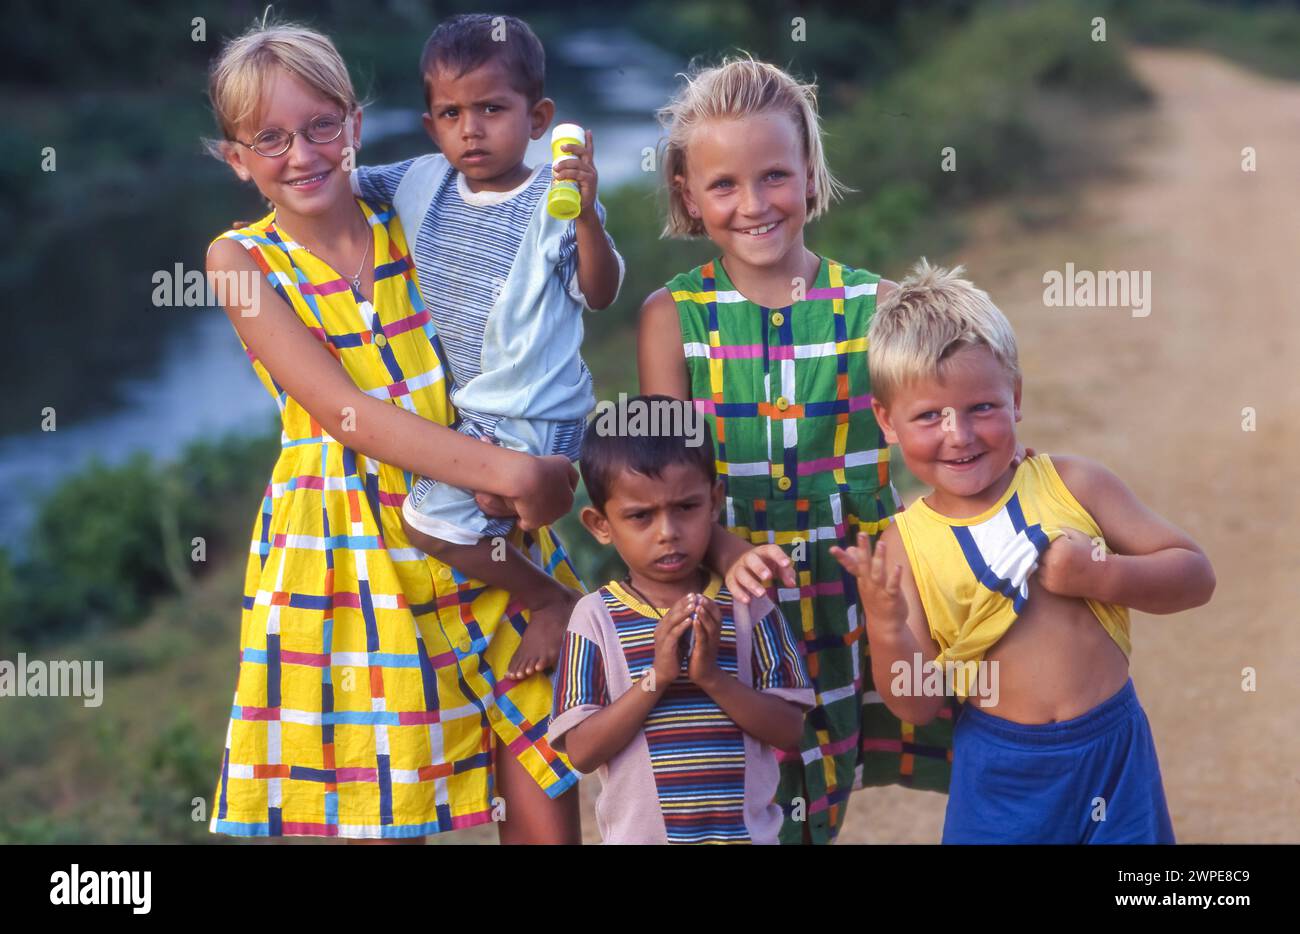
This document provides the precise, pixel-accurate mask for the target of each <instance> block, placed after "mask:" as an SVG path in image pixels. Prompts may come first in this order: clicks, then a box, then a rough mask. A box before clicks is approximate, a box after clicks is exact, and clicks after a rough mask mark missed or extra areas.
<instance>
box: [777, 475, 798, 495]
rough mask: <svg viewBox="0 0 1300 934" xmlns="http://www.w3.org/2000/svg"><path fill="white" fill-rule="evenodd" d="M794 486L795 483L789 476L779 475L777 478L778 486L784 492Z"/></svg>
mask: <svg viewBox="0 0 1300 934" xmlns="http://www.w3.org/2000/svg"><path fill="white" fill-rule="evenodd" d="M792 486H794V484H793V483H791V482H790V478H789V477H778V478H777V480H776V488H777V489H778V490H781V491H782V492H785V491H786V490H788V489H790V487H792Z"/></svg>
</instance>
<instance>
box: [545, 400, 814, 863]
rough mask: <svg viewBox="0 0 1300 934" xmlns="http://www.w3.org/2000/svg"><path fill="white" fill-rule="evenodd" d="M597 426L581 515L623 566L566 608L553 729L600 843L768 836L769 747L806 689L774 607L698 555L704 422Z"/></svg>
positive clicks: (702, 550)
mask: <svg viewBox="0 0 1300 934" xmlns="http://www.w3.org/2000/svg"><path fill="white" fill-rule="evenodd" d="M632 401H633V402H637V401H645V402H649V401H651V400H646V399H642V400H632ZM663 401H667V400H663ZM679 404H680V403H679ZM600 425H601V422H599V421H596V420H593V421H592V423H591V424H590V426H589V427H588V429H587V432H586V435H585V437H584V439H583V447H582V459H581V462H580V464H581V470H582V477H583V480H584V482H585V483H586V486H587V492H588V493H589V494H590V496H591V503H592V504H591V505H590V506H588V507H586V508H584V509H583V510H582V522H583V525H585V526H586V527H587V529H588V531H590V532H591V534H592V535H594V536H595V537H596V539H597V540H598V541H600V542H601V543H602V544H606V545H608V544H612V545H613V546H614V547H615V548H616V549H617V550H618V553H619V556H620V557H622V559H623V562H624V563H625V564H626V565H627V568H628V574H627V576H626V577H625V578H624V579H623V580H622V581H610V582H609V583H608V584H606V585H605V586H604V587H601V588H600V589H599V590H598V591H596V592H595V593H591V594H588V595H587V596H586V597H584V598H583V599H582V600H580V601H579V602H578V605H577V607H576V608H575V609H574V612H573V616H572V617H571V619H570V621H569V628H568V631H567V633H566V634H565V641H564V649H563V651H562V652H561V654H560V662H559V665H558V666H557V668H556V675H555V705H554V712H553V714H552V718H551V727H550V732H549V733H548V739H549V740H550V742H551V744H552V745H553V746H554V747H555V748H556V749H560V750H563V751H565V752H567V754H568V756H569V760H570V761H571V762H572V763H573V765H574V767H575V768H577V769H578V770H579V771H583V772H590V771H593V770H599V774H600V780H601V794H600V798H599V800H598V801H597V802H596V823H597V826H598V828H599V830H600V835H601V838H602V839H603V840H604V841H605V842H606V843H776V842H777V834H778V831H779V830H780V827H781V822H782V812H781V808H780V806H779V805H777V804H775V803H773V796H774V795H775V793H776V787H777V763H776V756H775V753H774V752H773V747H777V748H782V749H792V748H795V747H797V745H798V742H799V737H800V735H801V734H802V730H803V716H804V711H805V710H806V709H808V708H809V707H811V706H812V705H813V703H814V695H813V690H812V686H811V682H810V681H809V678H808V675H807V673H806V671H805V670H804V665H803V661H802V659H801V658H800V657H799V653H798V649H797V648H796V647H795V643H794V639H793V637H792V636H791V634H790V631H789V628H788V627H787V625H786V622H785V619H784V618H783V617H782V615H781V611H780V610H779V609H777V608H776V607H775V606H774V605H773V604H772V602H771V601H770V600H769V599H768V598H767V597H756V598H753V599H752V600H751V602H750V603H749V605H748V606H745V605H743V604H739V603H736V602H733V600H732V598H731V594H730V593H729V592H728V591H727V590H726V588H725V587H724V586H723V583H722V580H721V578H719V577H718V576H717V575H716V574H712V573H711V572H710V571H709V570H708V569H707V568H706V567H704V565H703V563H702V562H703V561H704V558H705V555H706V552H707V551H708V546H709V539H710V536H711V534H712V532H713V525H714V523H715V521H716V520H717V516H718V510H719V508H720V506H721V503H722V485H721V483H720V482H719V481H718V477H717V473H716V468H715V462H714V454H713V444H712V441H711V439H710V438H709V436H708V431H707V426H706V429H705V433H704V438H703V443H702V444H698V445H695V446H691V445H690V444H688V443H687V440H686V438H684V437H682V436H676V437H673V436H630V435H627V434H622V435H608V434H604V433H602V431H601V430H600V427H599V426H600Z"/></svg>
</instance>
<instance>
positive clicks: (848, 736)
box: [668, 258, 952, 843]
mask: <svg viewBox="0 0 1300 934" xmlns="http://www.w3.org/2000/svg"><path fill="white" fill-rule="evenodd" d="M879 279H880V277H879V276H877V275H875V274H874V273H870V272H867V271H865V270H861V269H850V268H846V267H844V266H841V265H840V264H839V263H836V262H834V261H832V260H829V259H825V258H823V259H822V263H821V266H820V268H819V269H818V272H817V281H816V282H815V283H813V285H812V287H811V288H808V289H807V290H806V293H805V297H804V300H803V301H799V302H796V303H795V304H793V305H789V306H787V307H785V308H763V307H761V306H759V305H756V304H754V303H753V302H751V301H749V300H748V299H746V298H745V297H744V296H743V295H741V294H740V293H739V292H738V291H736V288H735V286H734V285H733V284H732V283H731V281H730V280H729V279H728V278H727V274H726V271H725V270H724V269H723V268H722V262H721V261H720V260H715V261H713V262H710V263H707V264H705V265H704V266H700V267H698V268H696V269H694V270H692V271H691V272H688V273H685V274H683V275H679V276H677V277H675V278H674V279H673V280H672V281H670V282H669V283H668V290H669V291H670V292H671V293H672V296H673V299H674V301H675V302H676V303H677V313H678V318H679V320H680V322H681V331H682V344H683V350H684V352H685V356H686V366H687V370H688V372H689V373H690V378H691V399H692V401H693V402H694V404H695V406H696V407H697V408H698V409H700V410H701V411H702V412H703V413H704V414H705V416H706V417H707V418H708V420H709V424H710V426H711V427H712V429H713V436H714V440H715V444H716V448H717V461H718V473H719V475H720V476H721V477H722V479H723V482H724V484H725V487H726V503H725V513H724V517H723V521H724V523H725V524H726V526H727V528H728V529H730V530H731V531H732V532H735V533H736V534H738V535H741V536H742V537H745V538H748V539H749V540H750V541H751V542H753V543H754V544H763V543H766V542H775V543H776V544H778V545H780V546H781V547H782V548H783V549H784V550H785V551H786V553H787V554H788V555H790V557H791V559H792V560H793V561H794V564H795V569H796V572H797V574H798V587H797V588H785V587H782V588H780V590H779V593H778V597H779V600H780V604H781V609H782V611H783V612H784V613H785V615H786V619H787V620H789V622H790V626H791V629H792V630H793V631H794V634H795V637H796V639H797V640H800V641H801V642H802V646H803V652H804V653H805V660H806V663H807V667H808V672H809V674H810V675H811V676H812V679H813V684H814V687H815V688H816V691H817V706H816V707H815V708H814V709H813V710H812V711H811V712H809V714H808V717H807V718H806V720H805V723H804V736H803V741H802V743H801V744H800V755H795V754H793V753H787V754H782V760H781V784H780V787H779V788H778V791H777V797H778V800H779V802H780V804H781V806H782V808H783V809H784V810H785V813H786V821H785V825H784V826H783V827H782V831H781V840H782V842H783V843H800V842H802V841H803V840H804V838H805V836H804V835H805V830H806V831H807V833H808V837H809V839H811V841H812V842H814V843H828V842H831V841H832V840H834V839H835V836H836V834H837V833H838V832H839V828H840V827H841V826H842V824H843V822H844V814H845V812H846V808H847V804H848V797H849V792H850V791H851V790H852V789H853V788H854V787H862V786H864V785H867V786H869V785H890V784H895V783H898V784H904V785H908V786H911V787H914V788H924V789H930V790H936V791H945V792H946V791H947V789H948V776H949V770H950V763H951V759H952V754H951V748H952V717H951V710H950V709H949V708H945V710H944V712H943V714H942V715H941V716H940V717H939V718H936V719H935V720H934V721H932V722H931V723H929V724H927V725H926V726H924V727H914V726H913V725H911V724H908V723H903V722H900V721H899V720H898V719H897V718H896V717H894V716H893V715H892V714H891V713H890V712H889V711H888V709H887V708H886V707H885V705H884V703H883V702H882V701H881V698H880V695H879V694H878V693H877V692H876V689H875V686H874V684H873V682H872V677H871V665H870V664H869V663H868V660H867V658H866V654H867V652H868V651H869V650H868V648H867V640H866V639H865V638H864V636H865V633H866V629H865V627H864V625H863V621H862V613H861V607H860V606H859V604H858V599H857V588H856V585H855V582H854V580H853V577H852V576H851V575H849V574H847V573H846V572H845V571H844V570H843V569H842V568H841V567H840V565H839V563H838V562H837V561H836V560H835V558H834V557H832V556H831V554H830V549H831V547H832V546H833V545H836V544H838V545H841V546H845V545H849V544H852V543H853V540H854V539H855V538H856V535H857V533H858V531H865V532H867V533H868V534H870V535H871V536H872V539H873V541H874V540H875V538H876V537H877V536H878V535H879V534H880V532H881V531H882V530H883V529H884V527H885V526H886V525H887V524H888V523H889V521H890V519H889V517H890V516H891V515H892V514H893V513H894V512H895V511H897V509H898V493H897V491H896V490H895V489H894V487H893V484H892V483H891V482H890V479H889V445H888V444H887V443H886V442H885V439H884V436H883V435H882V434H881V432H880V428H879V426H877V424H876V420H875V418H874V416H873V415H872V413H871V382H870V379H869V378H868V375H867V336H866V335H867V325H868V323H869V322H870V320H871V315H872V314H873V313H874V312H875V309H876V283H877V282H878V281H879Z"/></svg>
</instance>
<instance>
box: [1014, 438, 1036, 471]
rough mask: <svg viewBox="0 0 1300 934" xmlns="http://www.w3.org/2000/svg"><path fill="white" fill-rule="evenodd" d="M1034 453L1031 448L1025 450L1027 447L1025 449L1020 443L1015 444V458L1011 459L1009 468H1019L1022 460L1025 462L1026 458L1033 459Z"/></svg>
mask: <svg viewBox="0 0 1300 934" xmlns="http://www.w3.org/2000/svg"><path fill="white" fill-rule="evenodd" d="M1034 453H1035V452H1034V449H1033V448H1027V447H1025V446H1024V445H1023V444H1022V443H1021V442H1019V441H1017V442H1016V453H1015V456H1013V457H1012V458H1011V466H1012V467H1019V466H1020V463H1021V462H1022V461H1023V460H1025V459H1026V458H1029V457H1033V456H1034Z"/></svg>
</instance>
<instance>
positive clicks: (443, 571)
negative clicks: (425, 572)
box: [438, 568, 451, 581]
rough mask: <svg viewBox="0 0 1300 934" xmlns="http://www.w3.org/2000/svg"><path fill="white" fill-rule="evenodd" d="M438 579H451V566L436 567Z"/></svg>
mask: <svg viewBox="0 0 1300 934" xmlns="http://www.w3.org/2000/svg"><path fill="white" fill-rule="evenodd" d="M438 579H439V580H444V581H449V580H451V568H438Z"/></svg>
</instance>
